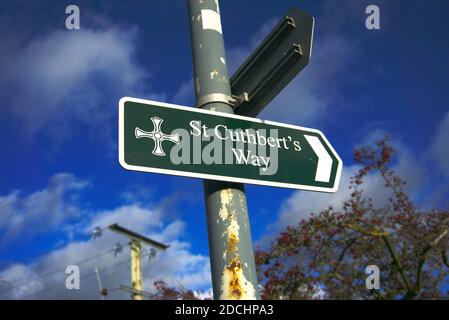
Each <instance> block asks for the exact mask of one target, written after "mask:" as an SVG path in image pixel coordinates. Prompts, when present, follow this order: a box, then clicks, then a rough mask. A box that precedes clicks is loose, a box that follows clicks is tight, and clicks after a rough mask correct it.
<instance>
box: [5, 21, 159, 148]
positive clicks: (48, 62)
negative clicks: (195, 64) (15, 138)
mask: <svg viewBox="0 0 449 320" xmlns="http://www.w3.org/2000/svg"><path fill="white" fill-rule="evenodd" d="M136 37H137V29H136V28H134V29H129V30H119V29H114V28H112V29H106V30H89V29H81V30H77V31H76V32H69V31H55V32H53V33H50V34H48V35H46V36H44V37H41V38H37V39H36V38H35V39H34V40H32V41H30V42H28V43H27V44H25V45H24V46H22V47H20V48H15V49H14V50H12V49H10V50H9V51H11V52H16V54H15V56H14V57H13V58H12V59H3V63H1V66H0V88H1V89H0V96H2V97H3V98H4V99H5V98H6V97H7V101H9V103H8V104H7V105H5V106H4V107H5V108H6V110H8V111H9V112H11V113H13V114H14V115H15V116H16V117H17V118H19V119H20V120H21V122H22V123H23V128H22V129H21V131H22V132H23V133H25V134H27V135H28V136H30V137H31V136H33V135H34V134H36V133H39V132H44V133H45V134H48V135H50V136H51V137H52V139H54V140H56V141H62V140H63V139H64V138H65V137H66V136H67V135H69V134H70V130H71V129H73V127H72V126H73V123H81V124H84V125H87V126H88V127H90V128H92V129H93V130H95V134H96V135H97V136H101V137H104V136H105V135H108V134H110V130H111V129H108V128H110V127H111V126H110V125H108V126H105V125H104V124H105V123H107V121H111V120H112V116H114V115H115V114H116V113H117V105H118V100H119V98H120V97H121V96H122V95H138V96H143V97H149V98H151V97H152V96H154V95H152V94H151V93H148V87H147V86H145V85H144V83H148V79H149V76H150V75H149V74H148V72H147V71H145V69H143V68H142V67H141V66H139V65H138V63H137V61H136V59H135V57H134V53H135V44H134V42H135V39H136Z"/></svg>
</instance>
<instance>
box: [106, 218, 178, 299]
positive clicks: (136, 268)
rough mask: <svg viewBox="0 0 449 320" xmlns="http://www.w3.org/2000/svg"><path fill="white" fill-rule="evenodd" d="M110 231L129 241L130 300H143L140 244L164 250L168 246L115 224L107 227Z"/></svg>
mask: <svg viewBox="0 0 449 320" xmlns="http://www.w3.org/2000/svg"><path fill="white" fill-rule="evenodd" d="M108 228H109V229H110V230H111V231H114V232H117V233H119V234H121V235H124V236H126V237H128V238H129V239H130V240H131V247H130V255H131V288H132V290H131V291H130V292H131V299H132V300H143V295H142V243H144V244H147V245H150V246H153V247H156V248H158V249H162V250H166V249H167V248H168V247H169V246H168V245H166V244H162V243H160V242H157V241H155V240H153V239H150V238H147V237H145V236H143V235H140V234H138V233H136V232H134V231H131V230H128V229H125V228H123V227H122V226H119V225H118V224H117V223H115V224H112V225H110V226H109V227H108Z"/></svg>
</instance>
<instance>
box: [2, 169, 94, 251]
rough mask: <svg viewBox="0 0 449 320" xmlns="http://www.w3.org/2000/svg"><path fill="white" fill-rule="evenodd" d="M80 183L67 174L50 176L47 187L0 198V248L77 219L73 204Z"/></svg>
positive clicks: (76, 211)
mask: <svg viewBox="0 0 449 320" xmlns="http://www.w3.org/2000/svg"><path fill="white" fill-rule="evenodd" d="M86 185H87V182H86V181H82V180H79V179H77V178H76V177H74V176H73V175H71V174H69V173H60V174H56V175H54V176H53V177H52V178H51V179H50V182H49V184H48V186H47V187H46V188H45V189H43V190H40V191H36V192H34V193H31V194H29V195H22V194H21V192H19V191H13V192H11V193H9V194H7V195H4V196H3V195H0V234H1V236H0V247H4V246H6V245H8V244H10V243H11V242H12V241H13V240H19V238H20V241H25V240H29V239H31V238H33V237H34V236H35V235H38V234H40V233H44V232H48V231H54V230H56V229H57V228H58V227H59V226H61V224H63V223H64V222H66V221H67V220H70V219H73V218H75V217H78V216H79V215H80V213H81V209H80V208H79V207H78V206H77V205H76V204H75V202H76V201H75V198H76V196H77V193H78V191H80V190H82V189H83V188H85V187H86Z"/></svg>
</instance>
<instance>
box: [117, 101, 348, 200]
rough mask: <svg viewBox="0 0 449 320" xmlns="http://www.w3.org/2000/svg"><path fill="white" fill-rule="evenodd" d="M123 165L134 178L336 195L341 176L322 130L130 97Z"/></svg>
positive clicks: (124, 109) (123, 111)
mask: <svg viewBox="0 0 449 320" xmlns="http://www.w3.org/2000/svg"><path fill="white" fill-rule="evenodd" d="M119 160H120V164H121V165H122V166H123V167H124V168H125V169H129V170H135V171H143V172H154V173H162V174H172V175H179V176H188V177H195V178H202V179H211V180H221V181H230V182H239V183H252V184H259V185H265V186H274V187H284V188H293V189H303V190H312V191H322V192H335V191H337V188H338V184H339V180H340V174H341V169H342V161H341V159H340V158H339V156H338V155H337V153H336V152H335V150H334V149H333V148H332V146H331V145H330V143H329V141H328V140H327V139H326V138H325V137H324V135H323V134H322V133H321V132H320V131H318V130H315V129H309V128H303V127H298V126H293V125H288V124H282V123H277V122H272V121H264V120H259V119H255V118H248V117H243V116H238V115H232V114H225V113H217V112H213V111H209V110H203V109H198V108H192V107H185V106H178V105H173V104H167V103H161V102H155V101H149V100H142V99H136V98H128V97H125V98H122V99H121V100H120V106H119Z"/></svg>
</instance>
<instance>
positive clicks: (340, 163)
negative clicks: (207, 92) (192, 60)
mask: <svg viewBox="0 0 449 320" xmlns="http://www.w3.org/2000/svg"><path fill="white" fill-rule="evenodd" d="M128 101H129V102H136V103H142V104H150V105H156V106H161V107H167V108H172V109H178V110H185V111H189V112H198V113H205V114H211V115H215V116H216V115H217V112H216V111H210V110H205V109H199V108H194V107H186V106H180V105H176V104H171V103H165V102H158V101H153V100H145V99H139V98H132V97H123V98H121V99H120V101H119V119H118V121H119V124H118V127H119V137H118V142H119V162H120V165H121V166H122V167H123V168H125V169H127V170H133V171H143V172H150V173H161V174H169V175H175V176H183V177H193V178H200V179H208V180H221V181H227V182H236V183H249V184H255V185H262V186H270V187H280V188H289V189H296V190H308V191H319V192H327V193H334V192H337V191H338V186H339V184H340V178H341V171H342V167H343V161H342V160H341V158H340V157H339V156H338V154H337V152H336V151H335V149H334V148H333V147H332V145H331V144H330V143H329V141H328V140H327V138H326V137H325V136H324V134H323V133H322V132H321V131H320V130H317V129H311V128H305V127H300V126H295V125H291V124H285V123H279V122H274V121H269V120H261V119H257V118H251V117H245V116H240V115H235V114H229V113H220V116H221V117H227V118H233V119H241V120H246V121H252V122H257V123H263V124H269V125H275V126H279V127H284V128H290V129H295V130H304V131H309V132H314V133H317V134H318V135H320V136H321V138H323V140H324V141H325V142H326V143H327V146H328V147H329V148H330V149H331V150H332V152H333V153H334V156H335V157H336V158H337V160H338V166H337V173H336V176H335V181H334V185H333V187H332V188H326V187H314V186H307V185H300V184H292V183H284V182H272V181H264V180H256V179H246V178H235V177H228V176H221V175H215V174H206V173H196V172H190V171H178V170H170V169H158V168H151V167H142V166H135V165H129V164H127V163H126V162H125V143H124V137H125V135H124V123H125V122H124V109H125V102H128Z"/></svg>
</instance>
